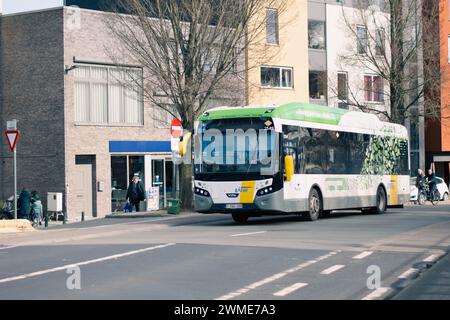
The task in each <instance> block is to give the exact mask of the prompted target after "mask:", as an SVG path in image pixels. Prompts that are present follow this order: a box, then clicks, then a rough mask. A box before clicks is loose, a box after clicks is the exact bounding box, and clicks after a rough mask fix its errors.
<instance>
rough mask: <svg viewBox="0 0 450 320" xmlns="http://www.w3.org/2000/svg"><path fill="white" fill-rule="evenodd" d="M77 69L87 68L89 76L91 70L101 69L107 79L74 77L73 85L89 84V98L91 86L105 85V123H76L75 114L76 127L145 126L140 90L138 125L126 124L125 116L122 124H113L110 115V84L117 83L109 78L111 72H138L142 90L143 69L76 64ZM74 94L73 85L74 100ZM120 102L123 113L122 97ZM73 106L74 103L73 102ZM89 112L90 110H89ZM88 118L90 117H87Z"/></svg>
mask: <svg viewBox="0 0 450 320" xmlns="http://www.w3.org/2000/svg"><path fill="white" fill-rule="evenodd" d="M76 66H77V67H83V68H89V69H90V74H91V71H92V68H103V69H106V71H107V79H106V80H101V79H93V78H92V76H90V77H89V78H83V77H78V76H75V77H74V78H75V81H74V84H76V83H77V82H82V83H88V84H89V96H90V95H91V93H92V85H93V84H95V83H101V84H106V88H107V89H106V90H107V93H106V104H107V106H106V122H104V123H98V122H91V121H77V120H76V114H75V124H76V125H80V126H108V127H143V126H144V125H145V119H144V99H143V92H142V89H141V92H140V93H139V96H140V97H139V105H140V120H141V121H140V123H139V124H138V123H126V122H125V114H123V115H121V116H123V122H120V123H113V122H112V121H111V115H110V86H111V85H112V84H115V83H117V81H114V79H113V77H112V76H111V70H124V73H125V74H126V70H133V71H139V72H140V76H139V78H140V81H141V84H140V85H141V88H143V81H144V78H143V77H144V76H143V69H142V68H138V67H121V66H113V65H103V64H98V65H97V64H77V65H76ZM75 95H76V92H75V85H74V99H76V97H75ZM121 100H122V101H121V102H120V103H121V104H122V105H123V106H124V112H126V111H125V101H124V97H123V96H122V99H121ZM74 104H75V101H74ZM89 110H90V108H89ZM74 111H75V113H76V112H77V110H76V105H75V108H74ZM89 117H90V116H89Z"/></svg>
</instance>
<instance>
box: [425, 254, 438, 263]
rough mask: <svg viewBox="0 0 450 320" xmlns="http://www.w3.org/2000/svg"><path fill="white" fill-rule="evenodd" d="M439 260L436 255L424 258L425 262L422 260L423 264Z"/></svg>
mask: <svg viewBox="0 0 450 320" xmlns="http://www.w3.org/2000/svg"><path fill="white" fill-rule="evenodd" d="M438 258H439V255H438V254H432V255H431V256H429V257H427V258H425V260H423V262H434V261H436V260H437V259H438Z"/></svg>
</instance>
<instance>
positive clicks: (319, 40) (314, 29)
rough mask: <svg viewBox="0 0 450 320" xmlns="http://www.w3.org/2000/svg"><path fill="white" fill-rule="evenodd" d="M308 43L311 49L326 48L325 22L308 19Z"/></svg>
mask: <svg viewBox="0 0 450 320" xmlns="http://www.w3.org/2000/svg"><path fill="white" fill-rule="evenodd" d="M308 44H309V48H310V49H320V50H325V47H326V43H325V22H324V21H314V20H310V21H308Z"/></svg>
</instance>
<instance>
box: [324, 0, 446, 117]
mask: <svg viewBox="0 0 450 320" xmlns="http://www.w3.org/2000/svg"><path fill="white" fill-rule="evenodd" d="M425 2H426V3H427V5H428V8H427V10H426V13H427V18H428V19H430V21H435V24H434V25H436V24H437V23H438V21H439V5H436V4H435V3H437V2H436V1H425ZM354 3H355V2H354ZM372 3H373V1H369V0H356V5H355V6H356V10H353V11H351V12H352V14H349V13H348V12H349V11H345V9H344V7H343V8H342V18H343V21H344V25H345V27H346V29H347V32H348V34H349V36H350V37H351V38H353V39H355V42H356V44H357V46H358V47H359V46H362V47H361V48H358V51H359V52H352V53H351V54H342V55H341V56H340V61H341V62H342V64H343V65H351V66H355V67H359V68H364V69H365V70H368V71H370V73H371V74H373V75H374V76H376V79H377V80H378V79H381V80H382V81H381V83H373V82H372V83H366V84H361V82H360V84H359V86H358V85H356V86H350V87H349V92H348V104H349V105H350V106H353V107H355V108H357V109H358V110H360V111H363V112H372V113H375V114H378V115H381V116H382V117H384V118H385V119H386V120H389V121H391V122H395V123H400V124H405V121H406V120H407V119H409V118H413V117H417V116H421V117H425V118H433V119H436V118H438V117H439V115H440V111H441V105H440V103H428V104H426V105H425V107H419V106H420V105H421V104H422V102H423V99H424V98H425V93H426V90H433V89H434V90H435V89H436V86H437V85H438V83H439V81H438V78H439V77H440V76H441V75H440V74H439V73H438V74H435V73H432V72H430V70H431V69H432V68H433V67H434V63H435V61H434V58H432V56H429V55H427V56H423V49H424V47H427V46H428V44H427V41H428V39H429V38H428V37H427V36H426V35H428V34H429V33H430V32H431V27H432V25H430V24H427V23H424V20H423V16H422V12H423V10H422V9H423V8H424V7H423V0H385V1H377V3H378V4H379V5H377V6H374V5H371V4H372ZM433 3H434V4H433ZM424 35H425V36H424ZM437 36H438V35H437ZM360 49H361V50H360ZM437 49H438V50H439V48H437ZM434 54H435V56H437V57H439V51H437V52H435V53H434ZM424 75H427V76H424ZM367 86H369V87H370V88H371V90H372V91H374V94H377V95H379V96H380V97H382V99H385V101H386V102H388V105H389V106H388V107H387V108H379V107H377V106H376V105H374V104H373V103H367V101H366V99H365V98H364V95H361V94H360V92H364V91H365V90H367ZM330 89H331V91H332V92H335V93H336V95H337V94H338V92H337V91H338V90H337V86H333V85H331V86H330Z"/></svg>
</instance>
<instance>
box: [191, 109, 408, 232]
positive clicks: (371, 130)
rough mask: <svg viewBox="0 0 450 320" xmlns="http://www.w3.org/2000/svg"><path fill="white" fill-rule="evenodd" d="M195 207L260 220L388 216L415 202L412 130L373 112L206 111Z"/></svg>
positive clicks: (199, 134)
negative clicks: (337, 213) (339, 213)
mask: <svg viewBox="0 0 450 320" xmlns="http://www.w3.org/2000/svg"><path fill="white" fill-rule="evenodd" d="M194 150H195V164H194V180H195V182H194V191H195V210H196V211H197V212H199V213H228V214H232V216H233V219H234V220H235V221H236V222H239V223H243V222H246V221H247V220H248V218H249V217H252V216H262V215H273V214H301V215H304V216H305V218H306V219H307V220H309V221H315V220H317V219H318V218H320V217H324V216H327V215H329V214H330V213H331V212H332V211H333V210H343V209H351V210H353V209H356V210H362V211H363V212H368V213H374V214H381V213H384V212H385V211H386V210H387V208H388V207H402V206H403V204H405V203H407V202H408V201H409V197H410V185H409V184H410V163H409V140H408V133H407V130H406V128H405V127H403V126H401V125H398V124H392V123H387V122H382V121H380V120H379V118H378V117H377V116H375V115H373V114H368V113H361V112H355V111H348V110H344V109H338V108H331V107H325V106H316V105H310V104H303V103H290V104H285V105H280V106H276V107H274V106H258V107H222V108H216V109H212V110H209V111H207V112H205V113H204V114H203V115H202V116H201V117H200V119H199V121H198V123H197V124H196V127H195V133H194Z"/></svg>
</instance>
